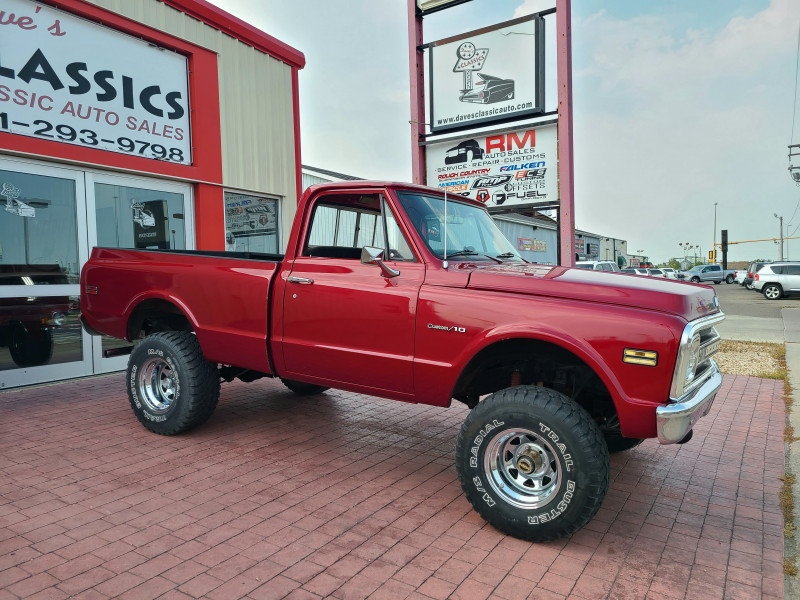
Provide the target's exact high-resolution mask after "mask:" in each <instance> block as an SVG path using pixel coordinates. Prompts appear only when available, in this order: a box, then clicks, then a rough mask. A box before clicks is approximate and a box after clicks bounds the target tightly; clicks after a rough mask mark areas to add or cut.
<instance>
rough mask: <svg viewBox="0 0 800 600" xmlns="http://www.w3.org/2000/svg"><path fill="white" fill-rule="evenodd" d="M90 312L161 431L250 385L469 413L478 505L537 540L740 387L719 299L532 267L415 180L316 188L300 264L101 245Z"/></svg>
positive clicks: (456, 204) (579, 515)
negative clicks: (124, 350) (455, 404)
mask: <svg viewBox="0 0 800 600" xmlns="http://www.w3.org/2000/svg"><path fill="white" fill-rule="evenodd" d="M81 308H82V321H83V324H84V327H86V328H87V330H88V331H89V332H91V333H93V334H98V333H103V334H107V335H110V336H114V337H117V338H124V339H127V340H130V341H131V342H132V343H134V344H135V345H133V346H132V351H131V354H130V358H129V363H128V369H127V373H126V378H125V382H126V387H127V392H128V397H129V399H130V404H131V407H132V409H133V411H134V413H135V414H136V417H137V418H138V420H139V421H140V422H141V423H142V425H143V426H144V427H146V428H147V429H149V430H150V431H152V432H154V433H157V434H162V435H173V434H178V433H181V432H184V431H187V430H189V429H191V428H193V427H197V426H198V425H200V424H202V423H203V422H205V421H206V420H207V419H208V418H209V417H210V416H211V414H212V413H213V412H214V409H215V407H216V404H217V399H218V397H219V394H220V381H221V380H223V381H230V380H233V379H235V378H239V379H241V380H243V381H253V380H256V379H258V378H261V377H278V378H280V379H281V380H282V381H283V383H284V384H285V385H286V386H287V387H288V388H289V389H290V390H292V391H293V392H296V393H297V394H318V393H322V392H324V390H326V389H328V388H338V389H343V390H350V391H355V392H361V393H364V394H369V395H373V396H379V397H383V398H390V399H395V400H401V401H405V402H416V403H423V404H429V405H434V406H440V407H447V406H449V405H450V404H451V401H452V400H453V399H455V400H457V401H460V402H463V403H465V404H466V405H467V406H468V407H469V408H470V409H471V411H470V412H469V414H468V416H467V417H466V419H465V421H464V423H463V426H462V427H461V430H460V432H459V433H458V435H457V442H456V449H455V466H456V470H457V472H458V476H459V479H460V482H461V486H462V488H463V490H464V493H465V495H466V498H467V499H468V501H469V502H470V503H471V504H472V505H473V507H474V508H475V509H476V510H477V512H478V513H480V515H481V516H482V517H483V518H484V519H486V520H487V521H488V522H490V523H491V524H492V525H494V526H495V527H496V528H498V529H500V530H501V531H503V532H505V533H507V534H510V535H513V536H516V537H519V538H522V539H526V540H534V541H544V540H552V539H556V538H559V537H562V536H565V535H569V534H571V533H573V532H575V531H576V530H578V529H579V528H580V527H582V526H583V525H585V524H586V523H587V522H588V521H589V520H590V519H591V518H592V517H593V516H594V515H595V513H596V512H597V510H598V509H599V508H600V505H601V503H602V501H603V498H604V497H605V495H606V491H607V488H608V485H609V452H617V451H622V450H626V449H629V448H632V447H634V446H636V445H637V444H639V443H640V442H641V441H642V440H643V439H644V438H655V437H657V438H658V439H659V441H660V442H661V443H663V444H672V443H684V442H686V441H688V440H689V438H690V437H691V436H692V428H693V426H694V424H695V423H696V421H697V420H698V419H699V418H701V417H702V416H703V415H705V414H707V413H708V411H709V410H710V408H711V403H712V401H713V400H714V397H715V395H716V393H717V391H718V390H719V388H720V385H721V382H722V377H721V375H720V372H719V369H718V368H717V365H716V364H715V362H714V360H713V359H712V356H713V355H714V353H715V352H716V351H717V349H718V347H719V343H720V337H719V335H718V334H717V332H716V330H715V328H714V325H715V324H717V323H719V322H720V321H721V320H722V319H723V318H724V315H723V314H722V313H721V312H720V310H719V307H718V302H717V298H716V295H715V294H714V291H713V289H712V288H710V287H708V286H702V285H693V284H690V283H682V282H677V281H669V280H665V279H658V280H657V279H653V278H646V277H634V276H630V275H624V274H620V273H605V272H599V271H586V270H582V269H575V268H567V267H561V266H544V265H536V264H531V263H528V262H526V261H524V260H523V259H522V258H520V256H519V254H518V253H517V251H516V250H515V248H514V246H513V245H512V244H511V243H509V242H508V240H506V239H505V238H504V237H503V235H502V233H501V232H500V230H499V229H498V228H497V226H496V225H495V224H494V222H493V221H492V219H491V217H490V216H489V214H488V213H487V211H486V210H485V208H484V207H483V205H481V204H480V203H479V202H475V201H472V200H469V199H465V198H462V197H458V198H457V199H456V198H453V197H450V198H446V197H445V196H443V194H442V193H441V192H440V191H438V190H435V189H432V188H427V187H422V186H415V185H408V184H397V183H381V182H361V181H359V182H346V183H336V184H325V185H320V186H313V187H311V188H309V189H308V190H307V191H306V193H305V194H304V196H303V198H302V199H301V201H300V203H299V205H298V209H297V216H296V219H295V222H294V225H293V227H292V231H291V235H290V237H289V240H288V245H287V250H286V255H285V256H283V255H264V254H251V253H235V252H221V251H220V252H217V251H174V250H173V251H159V250H125V249H114V248H95V249H94V250H93V251H92V255H91V258H90V260H89V261H88V263H87V264H86V265H85V267H84V268H83V270H82V273H81ZM298 410H302V409H301V408H298ZM264 435H269V432H264ZM454 437H455V435H454ZM333 476H335V474H333Z"/></svg>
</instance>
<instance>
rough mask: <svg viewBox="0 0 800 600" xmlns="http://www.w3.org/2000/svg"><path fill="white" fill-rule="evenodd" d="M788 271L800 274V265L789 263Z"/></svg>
mask: <svg viewBox="0 0 800 600" xmlns="http://www.w3.org/2000/svg"><path fill="white" fill-rule="evenodd" d="M786 273H787V274H788V275H800V265H787V266H786Z"/></svg>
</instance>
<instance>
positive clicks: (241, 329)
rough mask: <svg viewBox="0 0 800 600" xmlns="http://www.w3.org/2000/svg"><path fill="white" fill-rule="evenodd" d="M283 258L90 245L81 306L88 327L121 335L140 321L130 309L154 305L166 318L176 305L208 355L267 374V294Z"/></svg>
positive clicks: (82, 276) (136, 325)
mask: <svg viewBox="0 0 800 600" xmlns="http://www.w3.org/2000/svg"><path fill="white" fill-rule="evenodd" d="M282 260H283V256H282V255H279V254H261V253H255V252H221V251H209V250H126V249H119V248H95V249H94V250H93V251H92V256H91V260H90V261H89V262H88V263H87V264H86V266H85V267H84V269H83V272H82V274H81V289H82V291H85V292H86V293H85V294H84V295H83V298H84V305H83V306H82V307H81V308H82V312H83V314H84V319H85V321H86V324H87V325H88V326H89V327H91V328H92V329H94V330H96V331H98V332H100V333H103V334H106V335H110V336H112V337H117V338H124V339H128V340H130V339H131V336H130V334H129V332H130V331H133V330H136V331H137V332H138V330H139V327H140V326H141V320H140V319H139V318H138V317H137V312H141V311H143V310H145V309H147V310H151V309H152V308H153V307H157V308H158V309H163V311H165V312H164V315H165V317H164V318H167V319H169V318H170V317H169V313H170V311H173V312H175V313H177V311H176V310H175V309H178V310H180V311H181V312H182V313H183V314H184V315H186V317H187V318H188V320H189V322H190V325H191V329H193V330H194V331H195V333H196V334H197V338H198V340H199V341H200V344H201V345H202V347H203V349H204V351H205V354H206V358H207V359H208V360H210V361H212V362H218V363H223V364H232V365H236V366H237V367H242V368H246V369H253V370H256V371H261V372H265V373H269V372H271V369H270V365H269V359H268V353H267V339H268V333H269V332H268V328H269V294H270V290H271V287H272V281H273V276H274V274H275V273H276V272H277V271H278V269H279V268H280V265H281V261H282ZM92 286H97V289H96V291H93V287H92ZM95 299H96V301H95ZM134 308H136V310H134ZM156 326H157V325H156Z"/></svg>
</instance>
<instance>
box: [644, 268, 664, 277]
mask: <svg viewBox="0 0 800 600" xmlns="http://www.w3.org/2000/svg"><path fill="white" fill-rule="evenodd" d="M647 274H648V275H649V276H650V277H661V278H662V279H667V274H666V273H664V270H663V269H647Z"/></svg>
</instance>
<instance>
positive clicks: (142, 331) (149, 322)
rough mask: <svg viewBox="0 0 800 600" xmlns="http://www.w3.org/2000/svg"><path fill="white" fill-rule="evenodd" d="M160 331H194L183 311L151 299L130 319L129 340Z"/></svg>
mask: <svg viewBox="0 0 800 600" xmlns="http://www.w3.org/2000/svg"><path fill="white" fill-rule="evenodd" d="M159 331H187V332H190V331H193V329H192V324H191V322H190V321H189V319H188V318H187V317H186V315H185V314H183V311H182V310H181V309H180V308H178V307H177V306H175V305H174V304H172V303H171V302H167V301H166V300H160V299H156V298H154V299H150V300H145V301H143V302H141V303H140V304H139V305H138V306H137V307H136V308H135V309H134V310H133V312H132V313H131V316H130V318H129V319H128V339H130V340H136V339H139V338H140V337H144V336H147V335H150V334H151V333H157V332H159Z"/></svg>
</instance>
